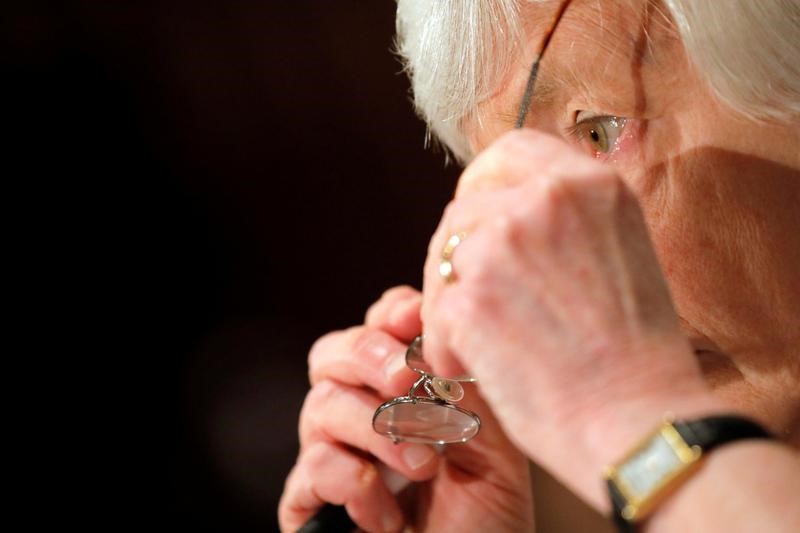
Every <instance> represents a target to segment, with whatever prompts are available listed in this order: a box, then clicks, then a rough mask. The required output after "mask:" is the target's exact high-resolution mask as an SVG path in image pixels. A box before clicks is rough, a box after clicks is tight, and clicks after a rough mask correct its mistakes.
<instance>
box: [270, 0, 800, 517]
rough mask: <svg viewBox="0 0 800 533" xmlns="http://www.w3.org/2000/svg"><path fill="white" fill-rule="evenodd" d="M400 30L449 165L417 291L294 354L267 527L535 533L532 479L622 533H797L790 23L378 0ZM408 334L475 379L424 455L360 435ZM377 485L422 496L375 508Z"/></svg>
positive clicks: (518, 4)
mask: <svg viewBox="0 0 800 533" xmlns="http://www.w3.org/2000/svg"><path fill="white" fill-rule="evenodd" d="M557 19H558V22H557V23H556V22H555V21H556V20H557ZM550 30H552V34H550ZM398 32H399V39H398V42H399V47H400V52H401V54H402V55H403V56H404V58H405V60H406V61H407V67H408V72H409V74H410V76H411V79H412V82H413V89H414V95H415V99H416V105H417V109H418V111H419V112H420V114H421V115H422V116H423V117H424V118H425V119H426V120H427V121H428V123H429V125H430V128H431V131H432V132H433V134H435V135H436V136H437V137H438V139H439V140H441V142H442V143H443V144H444V145H446V146H447V147H448V148H449V150H450V151H451V152H452V154H453V155H454V156H455V157H456V158H457V159H458V160H459V161H462V162H464V163H466V169H465V171H464V173H463V175H462V176H461V179H460V182H459V184H458V188H457V191H456V194H455V198H454V200H453V201H452V202H451V204H450V205H449V206H448V207H447V209H446V210H445V213H444V216H443V218H442V221H441V224H440V226H439V228H438V230H437V231H436V233H435V235H434V236H433V239H432V241H431V245H430V249H429V255H428V261H427V263H426V265H425V270H424V290H423V292H422V293H421V294H420V293H417V292H416V291H414V290H412V289H410V288H399V289H393V290H390V291H388V292H386V293H385V294H384V295H383V297H382V298H381V299H380V301H378V302H377V303H376V304H375V305H373V306H372V308H371V309H370V310H369V312H368V313H367V315H366V323H365V324H364V325H363V326H359V327H356V328H352V329H350V330H347V331H343V332H336V333H331V334H329V335H327V336H325V337H323V338H322V339H320V341H318V342H317V343H316V344H315V346H314V347H313V348H312V351H311V354H310V356H309V364H310V376H311V382H312V388H311V391H310V392H309V394H308V397H307V401H306V404H305V406H304V409H303V412H302V414H301V420H300V437H301V442H302V450H301V453H300V456H299V458H298V461H297V465H296V467H295V469H294V470H293V471H292V473H291V475H290V476H289V479H288V480H287V482H286V489H285V493H284V497H283V500H282V503H281V506H280V510H279V515H280V520H281V526H282V528H283V529H284V530H286V531H293V530H295V529H297V528H298V527H299V526H301V525H302V524H303V523H304V522H305V521H306V520H307V519H308V518H309V517H310V516H312V515H313V514H314V513H315V512H316V511H317V510H318V509H319V508H320V506H322V505H323V504H324V503H325V502H332V503H335V504H340V505H344V506H345V507H346V509H347V512H348V513H349V514H350V516H351V518H352V519H353V521H354V522H355V523H356V524H357V525H358V526H359V527H361V528H363V529H365V530H367V531H398V530H401V529H402V528H404V527H410V528H411V529H413V530H425V531H523V530H531V529H532V528H533V508H534V502H533V501H532V495H531V490H530V479H529V469H528V461H529V460H530V461H533V462H535V463H537V464H539V465H541V466H542V467H543V468H545V469H546V470H548V471H549V472H550V473H551V474H552V475H553V476H554V477H556V478H557V479H559V480H560V481H561V482H562V483H563V484H564V485H566V486H567V487H568V488H569V489H570V490H571V491H573V492H574V493H575V494H576V495H577V496H578V497H579V498H581V499H582V500H583V501H585V502H587V503H588V504H589V505H590V506H592V507H593V508H594V509H596V510H597V511H598V512H601V513H604V514H606V515H616V516H617V518H618V522H619V524H620V527H622V528H623V529H626V528H628V529H630V528H636V527H640V528H642V529H643V530H646V531H653V532H655V531H682V530H684V529H685V530H691V531H771V532H772V531H794V532H796V531H800V503H798V502H800V500H798V494H800V457H799V456H798V452H797V447H798V446H800V348H798V346H800V150H799V149H798V147H800V127H799V125H800V122H798V117H800V38H798V36H800V4H799V3H798V2H796V1H794V0H763V1H750V0H722V1H715V2H709V1H708V0H664V1H663V2H658V1H648V0H603V1H602V2H598V1H593V0H574V1H573V2H570V3H569V5H566V4H565V3H564V0H552V1H550V0H543V1H522V0H517V1H515V0H400V1H399V2H398ZM548 35H550V36H551V39H550V40H549V42H547V45H546V48H545V50H546V53H542V50H543V44H544V43H545V42H546V41H547V39H546V36H548ZM540 53H541V62H540V63H538V62H537V67H538V73H537V74H536V77H535V78H534V77H532V76H531V75H530V73H531V65H533V64H534V60H535V59H536V58H537V57H539V55H540ZM532 79H535V83H533V84H529V83H528V82H529V80H532ZM531 89H532V91H531ZM520 110H522V112H521V113H520ZM518 118H519V119H521V120H520V125H521V126H522V128H518V129H515V127H514V125H515V121H516V120H517V119H518ZM452 235H460V236H462V237H463V239H462V240H461V241H460V244H458V245H457V246H456V247H455V248H453V247H452V246H451V247H450V248H451V249H450V250H448V252H452V253H451V255H450V254H448V258H449V260H450V263H449V264H448V267H452V272H443V271H442V270H441V269H440V267H441V266H442V265H441V263H442V250H443V249H444V247H445V246H446V243H447V242H448V239H449V238H450V237H451V236H452ZM421 331H424V334H425V358H426V359H427V360H428V361H429V362H430V363H431V364H432V366H433V368H434V370H435V372H436V374H437V375H441V376H453V375H456V374H461V373H464V372H466V373H469V374H470V375H472V376H474V377H475V378H476V379H477V381H478V383H477V386H476V387H475V388H474V389H472V390H469V391H468V393H467V397H466V398H465V400H464V403H465V404H466V406H467V408H469V409H471V410H473V411H475V412H477V413H479V414H480V416H481V418H482V420H483V424H482V428H481V433H480V435H479V436H478V437H477V438H475V439H474V440H472V441H470V442H469V443H467V444H459V445H452V446H447V447H446V448H445V449H444V450H443V452H442V453H441V454H437V453H436V451H435V450H434V449H433V447H430V446H427V445H425V444H419V443H400V444H398V445H393V444H392V443H391V441H389V440H388V439H386V438H384V437H383V436H381V435H378V434H376V433H375V432H373V430H372V428H371V426H370V420H371V417H372V413H373V411H374V410H375V408H376V406H378V405H379V404H381V402H383V401H384V400H385V399H386V398H388V397H391V396H395V395H398V394H401V393H403V392H404V391H405V390H407V389H408V387H409V384H410V383H411V382H412V380H413V378H414V374H413V373H412V372H410V371H409V370H408V369H407V368H406V367H405V364H404V359H403V354H404V351H405V346H406V344H407V343H408V342H409V341H410V340H411V339H412V338H413V337H414V336H415V335H417V334H419V333H420V332H421ZM666 413H671V415H672V416H673V417H674V419H675V420H676V421H679V422H676V423H675V424H674V426H675V427H677V428H678V429H679V430H680V431H679V433H680V435H681V437H683V438H682V439H681V443H682V445H688V446H694V451H695V452H696V451H697V450H698V449H700V448H702V449H703V457H704V459H703V461H702V465H700V467H699V468H689V467H685V465H683V464H679V463H680V461H673V462H672V463H670V461H671V460H672V459H671V458H674V457H675V456H677V455H680V453H678V451H675V452H674V453H673V454H672V455H670V453H671V450H673V448H674V443H673V442H672V441H670V442H667V441H666V440H663V439H666V437H658V435H662V433H659V432H658V431H656V432H655V433H654V432H653V430H654V428H657V427H659V424H660V423H661V421H662V420H663V419H664V416H665V414H666ZM753 421H755V422H756V423H754V422H753ZM662 427H663V426H662ZM686 428H690V429H693V430H694V436H695V437H696V439H694V440H696V442H695V441H694V440H693V438H690V437H691V435H692V433H691V431H689V432H688V433H687V431H685V430H686ZM761 428H765V430H766V432H765V431H764V430H762V429H761ZM767 432H768V433H769V436H768V435H767ZM687 435H689V437H687ZM770 436H771V438H769V437H770ZM764 437H767V438H764ZM659 438H662V440H658V439H659ZM683 441H685V442H683ZM642 442H644V443H645V445H644V447H642V448H638V452H637V453H634V454H633V455H631V450H637V445H638V444H639V443H642ZM665 442H666V444H665ZM690 449H691V448H690ZM675 450H677V448H675ZM681 457H683V456H682V455H681ZM637 461H638V463H637ZM673 463H674V464H673ZM380 464H383V465H386V466H388V467H389V468H391V469H392V470H395V471H397V472H399V473H400V474H402V475H403V476H405V477H407V478H409V479H411V480H414V481H417V482H419V483H418V484H416V485H415V486H414V490H413V491H411V492H408V491H407V492H406V493H405V494H404V495H403V497H402V498H401V499H399V500H398V498H397V497H396V496H394V495H393V494H392V491H390V490H389V488H387V484H386V481H385V480H384V479H383V478H382V477H381V476H380V475H378V471H379V470H380V468H382V467H380V466H379V465H380ZM606 465H616V466H615V468H616V472H617V473H618V476H617V477H613V476H612V478H611V481H608V482H607V481H605V480H604V477H603V476H604V471H605V472H608V471H607V470H604V469H605V467H606ZM695 466H696V465H695ZM626 476H627V477H626ZM678 478H680V480H678ZM667 493H669V494H668V495H667ZM645 507H646V508H647V509H644V508H645ZM640 508H641V509H640ZM639 511H641V512H639Z"/></svg>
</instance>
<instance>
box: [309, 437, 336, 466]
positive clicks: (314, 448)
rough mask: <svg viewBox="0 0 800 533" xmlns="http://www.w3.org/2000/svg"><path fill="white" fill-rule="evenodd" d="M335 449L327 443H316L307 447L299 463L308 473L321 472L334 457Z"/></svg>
mask: <svg viewBox="0 0 800 533" xmlns="http://www.w3.org/2000/svg"><path fill="white" fill-rule="evenodd" d="M336 453H337V449H336V447H335V446H334V445H332V444H330V443H327V442H317V443H314V444H312V445H311V446H309V447H308V450H306V451H305V453H303V455H302V457H301V458H300V462H301V463H302V464H303V467H304V468H305V469H306V470H307V471H310V472H318V471H321V470H322V469H323V468H324V467H325V465H327V464H328V463H330V462H331V461H332V460H333V459H334V457H335V456H336Z"/></svg>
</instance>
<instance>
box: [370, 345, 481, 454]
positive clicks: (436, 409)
mask: <svg viewBox="0 0 800 533" xmlns="http://www.w3.org/2000/svg"><path fill="white" fill-rule="evenodd" d="M406 366H408V368H410V369H411V370H413V371H414V372H416V373H418V374H419V375H420V377H419V378H418V379H417V380H416V381H415V382H414V384H413V385H411V388H410V389H409V390H408V394H407V395H406V396H400V397H397V398H394V399H392V400H389V401H388V402H385V403H384V404H383V405H381V406H380V407H378V409H377V410H376V411H375V414H374V415H373V417H372V427H373V429H374V430H375V431H377V432H378V433H380V434H381V435H384V436H386V437H389V438H390V439H392V440H393V441H394V442H400V441H405V442H419V443H423V444H453V443H457V442H467V441H468V440H470V439H471V438H473V437H474V436H475V435H477V434H478V431H479V430H480V428H481V419H480V417H479V416H478V415H476V414H475V413H473V412H472V411H467V410H466V409H462V408H461V407H458V406H456V405H455V404H456V402H458V401H460V400H461V399H462V398H463V397H464V388H463V387H462V386H461V383H460V382H469V381H475V380H474V379H472V378H470V377H468V376H462V377H458V378H450V379H445V378H440V377H437V376H434V375H433V373H432V371H431V368H430V365H428V363H426V362H425V359H424V357H423V355H422V337H417V338H416V339H414V342H412V343H411V345H409V347H408V350H407V351H406Z"/></svg>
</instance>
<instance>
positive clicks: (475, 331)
mask: <svg viewBox="0 0 800 533" xmlns="http://www.w3.org/2000/svg"><path fill="white" fill-rule="evenodd" d="M461 232H464V233H466V235H467V236H466V238H465V239H464V241H463V242H462V243H461V244H460V245H459V246H458V247H457V248H456V249H455V251H454V253H453V257H452V264H453V268H454V271H455V281H454V282H452V283H445V282H444V280H443V279H442V277H441V275H440V273H439V263H440V261H441V251H442V249H443V247H444V246H445V243H446V242H447V240H448V238H449V237H450V236H451V235H453V234H456V233H461ZM420 315H421V322H420ZM420 330H424V334H425V357H426V359H427V360H428V361H429V362H430V363H431V364H432V365H433V367H434V370H435V371H436V373H437V374H438V375H442V376H448V375H460V374H464V373H468V374H470V375H472V376H473V377H476V378H477V379H478V384H477V391H476V390H475V389H474V388H472V389H470V390H468V391H467V398H466V399H465V405H464V406H465V407H466V408H468V409H470V410H473V411H476V412H478V413H479V414H480V416H481V418H482V420H483V425H482V429H481V433H480V434H479V436H478V437H477V438H476V439H474V440H473V441H471V442H470V443H468V444H465V445H454V446H449V447H448V448H447V449H446V451H445V453H444V454H443V455H442V456H436V454H434V453H432V451H430V449H427V450H428V452H427V453H426V448H425V447H424V446H422V445H418V444H400V445H398V446H394V445H392V444H391V442H390V441H389V440H388V439H385V438H383V437H380V436H378V435H376V434H374V433H373V432H372V429H371V427H370V420H371V415H372V411H373V410H374V408H375V407H376V406H378V405H379V404H380V403H382V402H383V401H384V400H385V399H386V398H388V397H391V396H394V395H397V394H402V393H403V392H405V389H407V387H408V385H409V384H410V382H411V381H412V380H413V378H414V374H413V373H411V372H410V371H408V370H407V369H405V368H404V366H403V360H402V356H403V352H404V346H405V343H407V342H408V341H409V340H410V339H411V338H413V336H414V335H416V334H417V333H419V331H420ZM309 366H310V375H311V383H312V389H311V391H310V392H309V394H308V397H307V400H306V403H305V405H304V408H303V411H302V414H301V421H300V436H301V453H300V456H299V458H298V463H297V465H296V467H295V469H294V470H293V471H292V474H291V475H290V477H289V479H288V480H287V484H286V490H285V493H284V497H283V499H282V502H281V507H280V518H281V526H282V528H284V530H287V531H288V530H294V529H296V528H297V527H298V526H300V525H301V524H302V523H303V522H304V521H305V520H306V519H307V518H308V517H310V516H311V515H312V514H313V513H314V512H315V511H316V509H317V508H318V507H319V506H320V505H322V503H323V502H332V503H336V504H344V505H345V506H346V507H347V509H348V512H349V513H350V515H351V517H353V519H354V520H355V521H356V523H357V524H358V525H359V526H360V527H362V528H363V529H366V530H369V531H395V530H397V529H399V528H400V527H402V526H403V525H406V526H411V527H412V528H413V529H415V530H436V531H442V530H451V529H449V528H454V527H460V528H461V530H477V529H480V530H488V529H490V528H494V529H501V530H514V531H519V530H521V529H530V528H532V504H531V496H530V488H529V479H528V469H527V460H528V459H531V460H534V461H536V462H538V463H539V464H541V465H542V466H543V467H544V468H546V469H548V470H550V471H551V472H552V473H553V474H554V475H555V476H556V477H557V478H559V479H561V480H562V481H563V482H565V483H566V484H567V485H568V486H569V487H570V488H571V489H572V490H573V491H574V492H575V493H576V494H578V495H579V496H580V497H582V498H583V499H584V500H586V501H587V502H588V503H589V504H591V505H592V506H594V507H595V508H596V509H598V510H599V511H605V510H607V504H606V502H605V495H604V494H603V491H602V485H601V483H600V478H599V476H600V473H601V468H602V466H603V464H605V463H607V462H609V461H611V460H614V459H617V458H618V455H619V454H620V453H621V452H623V451H624V447H626V446H630V445H631V444H633V442H632V441H633V440H635V439H636V438H638V437H640V436H642V434H643V432H646V431H647V430H648V429H649V428H650V427H652V426H653V425H654V424H656V423H657V422H658V418H659V417H660V416H661V415H662V414H663V413H664V411H666V410H671V409H680V408H681V407H682V406H683V405H688V404H692V405H694V406H704V407H708V406H710V405H711V404H713V402H714V400H713V399H711V397H710V394H709V391H708V389H707V388H706V386H705V384H704V382H703V379H702V375H701V373H700V370H699V368H698V365H697V363H696V361H695V359H694V357H693V354H692V350H691V348H690V346H689V344H688V341H687V340H686V338H685V336H684V335H683V334H682V333H681V331H680V329H679V326H678V320H677V316H676V313H675V311H674V309H673V307H672V303H671V300H670V296H669V291H668V288H667V283H666V281H665V279H664V276H663V275H662V273H661V271H660V268H659V264H658V261H657V258H656V253H655V251H654V250H653V246H652V244H651V242H650V239H649V236H648V231H647V226H646V224H645V220H644V217H643V215H642V212H641V210H640V208H639V206H638V204H637V201H636V199H635V197H634V195H633V194H632V192H631V191H630V190H629V189H628V187H626V185H625V184H624V183H623V181H622V180H621V179H620V178H619V177H618V176H617V175H616V174H615V173H614V172H613V170H612V169H611V168H610V167H608V166H605V165H603V164H601V163H599V162H597V161H595V160H593V159H591V158H588V157H586V156H584V155H581V154H579V153H577V152H576V151H574V149H572V148H571V147H569V146H568V145H566V144H565V143H563V142H562V141H560V140H558V139H556V138H554V137H551V136H548V135H545V134H542V133H538V132H534V131H530V130H521V131H514V132H511V133H509V134H506V135H505V136H503V137H501V138H500V139H499V140H498V141H497V142H495V143H494V144H493V145H492V146H490V147H489V148H487V149H486V150H485V151H484V152H482V153H481V154H480V155H479V156H478V157H477V158H476V159H475V161H473V162H472V163H471V164H470V165H469V167H468V168H467V169H466V170H465V172H464V173H463V175H462V177H461V179H460V181H459V185H458V189H457V192H456V195H455V198H454V200H453V201H452V202H451V203H450V205H448V207H447V209H446V210H445V213H444V216H443V218H442V221H441V223H440V225H439V227H438V229H437V231H436V233H435V234H434V236H433V239H432V240H431V245H430V248H429V252H428V258H427V261H426V264H425V270H424V288H423V293H422V296H421V297H420V295H419V294H418V293H416V292H415V291H413V290H412V289H409V288H400V289H396V290H393V291H389V292H387V293H386V294H385V295H384V296H383V298H382V299H381V300H380V301H379V302H378V303H376V304H375V305H374V306H373V307H372V308H371V309H370V311H369V312H368V314H367V319H366V324H365V325H364V326H362V327H359V328H354V329H351V330H347V331H345V332H336V333H332V334H329V335H328V336H326V337H323V338H322V339H321V340H320V341H318V342H317V344H315V346H314V348H313V349H312V351H311V353H310V356H309ZM373 458H377V460H378V461H380V462H382V463H384V464H386V465H388V466H390V467H391V468H393V469H395V470H397V471H399V472H400V473H402V474H403V475H405V476H407V477H409V478H410V479H413V480H416V481H422V482H424V483H422V484H421V485H419V486H418V487H417V489H416V491H415V492H414V494H413V498H412V501H411V502H408V501H405V502H403V503H404V505H403V506H402V508H401V505H400V503H401V502H399V501H398V500H397V499H396V497H394V496H393V495H391V494H390V493H389V491H388V490H387V488H386V487H385V485H384V483H383V481H382V480H381V479H380V476H378V475H377V471H376V469H375V465H374V460H373ZM455 508H458V511H457V512H454V511H453V509H455ZM453 520H455V521H457V522H459V524H456V523H453ZM461 522H463V523H461ZM476 528H477V529H476Z"/></svg>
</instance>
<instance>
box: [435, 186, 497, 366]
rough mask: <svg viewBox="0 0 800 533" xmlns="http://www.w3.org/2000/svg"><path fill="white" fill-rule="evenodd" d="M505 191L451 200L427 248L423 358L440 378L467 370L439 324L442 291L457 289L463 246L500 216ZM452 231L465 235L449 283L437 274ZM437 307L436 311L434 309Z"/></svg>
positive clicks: (453, 258)
mask: <svg viewBox="0 0 800 533" xmlns="http://www.w3.org/2000/svg"><path fill="white" fill-rule="evenodd" d="M505 194H506V193H505V191H488V192H485V193H483V194H481V195H473V196H469V197H465V198H460V199H456V200H454V201H453V202H451V203H450V204H449V205H448V206H447V209H446V210H445V213H444V215H443V217H442V221H441V223H440V224H439V227H438V228H437V230H436V233H435V234H434V236H433V238H432V239H431V244H430V246H429V248H428V256H427V258H426V261H425V266H424V271H423V287H424V292H423V304H422V319H423V324H424V327H423V330H424V333H425V342H424V348H423V350H424V352H425V358H426V360H427V361H428V362H429V363H430V364H431V365H432V366H433V368H434V370H435V373H436V374H437V375H440V376H442V377H455V376H461V375H464V374H466V373H468V372H466V371H465V368H464V366H463V365H462V364H461V363H460V362H459V361H458V358H457V354H455V353H452V352H451V350H450V348H452V346H451V345H450V344H449V339H448V332H447V331H445V330H444V329H443V328H441V327H439V326H440V325H441V324H440V322H441V321H440V320H439V319H440V317H438V316H437V313H439V312H440V310H441V306H439V305H438V301H439V299H440V297H441V295H442V294H443V293H445V292H453V291H459V290H460V282H459V275H460V274H459V272H460V267H459V265H463V263H464V258H463V255H464V254H463V248H464V246H466V244H467V243H468V242H469V241H470V240H471V235H472V233H473V232H474V231H479V230H480V228H481V226H482V225H484V224H485V223H486V222H485V221H486V220H489V221H492V222H491V223H494V220H495V219H497V218H498V217H500V216H501V213H502V206H503V205H504V203H505V202H506V198H505ZM454 234H464V235H465V236H464V237H463V238H462V240H461V242H460V244H458V245H457V246H456V247H455V248H454V249H453V250H452V253H451V257H450V258H449V261H450V264H451V266H452V269H453V281H451V282H448V281H447V280H445V279H444V278H443V276H442V275H441V273H440V270H439V267H440V264H441V262H442V259H443V256H442V253H443V249H444V247H445V245H446V243H447V242H448V240H449V239H450V237H451V236H452V235H454ZM437 309H438V310H437Z"/></svg>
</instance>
